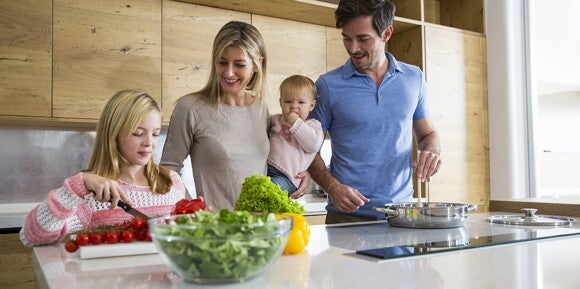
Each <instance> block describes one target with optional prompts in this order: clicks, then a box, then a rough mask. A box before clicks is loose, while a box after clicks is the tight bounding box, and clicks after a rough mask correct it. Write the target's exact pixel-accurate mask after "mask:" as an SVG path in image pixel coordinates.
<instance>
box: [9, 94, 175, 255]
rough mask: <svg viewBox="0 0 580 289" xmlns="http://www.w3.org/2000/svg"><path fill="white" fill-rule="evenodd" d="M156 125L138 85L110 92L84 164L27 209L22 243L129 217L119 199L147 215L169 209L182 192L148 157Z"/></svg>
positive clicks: (157, 116) (151, 104) (156, 110)
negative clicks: (61, 184)
mask: <svg viewBox="0 0 580 289" xmlns="http://www.w3.org/2000/svg"><path fill="white" fill-rule="evenodd" d="M160 131H161V110H160V107H159V105H158V104H157V102H156V101H155V99H153V98H152V97H151V96H149V95H148V94H146V93H144V92H142V91H138V90H124V91H120V92H118V93H117V94H115V95H114V96H113V97H112V98H111V99H110V100H109V101H108V102H107V104H106V106H105V109H104V110H103V113H102V114H101V118H100V119H99V122H98V124H97V135H96V139H95V147H94V149H93V153H92V155H91V159H90V161H89V165H88V168H87V170H85V171H83V172H79V173H77V174H76V175H74V176H72V177H70V178H68V179H66V180H65V181H64V185H63V186H62V187H61V188H58V189H55V190H52V191H51V192H50V193H49V194H48V197H47V199H46V201H44V202H43V203H41V204H39V205H38V206H37V207H36V208H34V209H33V210H32V211H31V212H30V213H29V214H28V216H27V218H26V221H25V223H24V225H23V227H22V229H21V231H20V240H21V241H22V243H23V244H24V245H25V246H29V247H30V246H36V245H43V244H50V243H54V242H58V241H60V240H62V239H63V238H64V237H65V236H66V235H67V234H68V233H71V232H77V231H80V230H83V229H87V228H93V227H97V226H101V225H114V224H119V223H122V222H123V221H126V220H130V219H132V218H133V217H132V216H131V215H129V214H127V213H126V212H125V211H124V210H123V209H121V208H119V207H117V206H116V205H117V202H118V200H119V199H122V200H123V201H125V202H126V203H128V204H129V205H132V206H134V207H135V208H137V209H138V210H140V211H142V212H143V213H145V214H147V215H148V216H150V217H155V216H161V215H169V214H170V212H171V210H172V209H173V206H174V205H175V203H176V202H177V201H179V200H180V199H183V198H185V187H184V185H183V183H182V182H181V179H180V178H179V176H178V174H177V173H175V172H173V171H170V170H168V169H166V168H164V167H161V166H159V165H158V164H156V163H155V161H154V159H153V151H154V150H155V148H156V147H157V143H158V141H159V139H158V138H159V133H160Z"/></svg>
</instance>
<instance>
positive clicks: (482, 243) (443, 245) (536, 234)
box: [356, 229, 580, 259]
mask: <svg viewBox="0 0 580 289" xmlns="http://www.w3.org/2000/svg"><path fill="white" fill-rule="evenodd" d="M572 235H580V230H578V229H562V230H557V231H552V232H550V233H545V232H542V231H527V232H518V233H513V234H500V235H493V236H478V237H472V238H468V239H466V240H464V241H461V242H457V241H456V240H454V241H453V242H449V241H438V242H429V243H420V244H412V245H405V246H391V247H382V248H375V249H366V250H358V251H356V253H357V254H360V255H365V256H370V257H375V258H379V259H395V258H402V257H410V256H417V255H426V254H433V253H439V252H448V251H456V250H465V249H473V248H481V247H486V246H493V245H502V244H509V243H516V242H525V241H533V240H541V239H548V238H554V237H564V236H572Z"/></svg>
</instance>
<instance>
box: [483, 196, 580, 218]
mask: <svg viewBox="0 0 580 289" xmlns="http://www.w3.org/2000/svg"><path fill="white" fill-rule="evenodd" d="M523 208H534V209H538V211H537V212H536V214H537V215H556V216H570V217H580V203H572V202H561V203H560V202H558V200H553V201H551V202H546V201H545V200H536V201H534V200H491V201H489V210H490V211H493V212H515V213H521V210H522V209H523Z"/></svg>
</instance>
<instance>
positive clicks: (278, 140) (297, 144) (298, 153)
mask: <svg viewBox="0 0 580 289" xmlns="http://www.w3.org/2000/svg"><path fill="white" fill-rule="evenodd" d="M270 126H271V128H270V154H269V155H268V164H270V165H272V166H274V167H275V168H277V169H278V170H279V171H281V172H282V173H284V174H285V175H286V176H287V177H288V179H290V181H292V183H293V184H294V185H295V186H296V187H299V186H300V182H301V179H299V178H296V175H297V174H298V173H300V172H304V171H306V169H308V167H309V166H310V163H312V160H314V157H315V156H316V153H317V152H318V151H319V150H320V147H321V146H322V142H323V141H324V132H323V131H322V126H321V125H320V122H319V121H318V120H316V119H307V120H306V121H304V120H302V119H300V118H299V119H297V120H296V121H295V122H294V125H292V126H290V125H289V124H288V123H287V122H286V120H285V119H284V117H283V116H282V115H281V114H276V115H272V116H270Z"/></svg>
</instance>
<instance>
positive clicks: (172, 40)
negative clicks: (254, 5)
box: [162, 1, 252, 123]
mask: <svg viewBox="0 0 580 289" xmlns="http://www.w3.org/2000/svg"><path fill="white" fill-rule="evenodd" d="M232 20H237V21H243V22H248V23H251V22H252V15H251V14H248V13H242V12H236V11H231V10H224V9H218V8H213V7H205V6H200V5H192V4H188V3H183V2H175V1H163V103H162V106H163V112H164V122H165V123H168V122H169V117H170V116H171V111H173V106H174V104H175V101H177V99H179V98H180V97H181V96H183V95H185V94H188V93H191V92H194V91H197V90H199V89H201V88H202V87H203V86H204V85H205V84H206V82H207V79H208V77H209V72H210V69H211V66H210V65H211V50H212V45H213V40H214V37H215V35H216V34H217V33H218V31H219V29H220V28H221V27H222V26H223V25H224V24H226V23H227V22H229V21H232Z"/></svg>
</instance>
